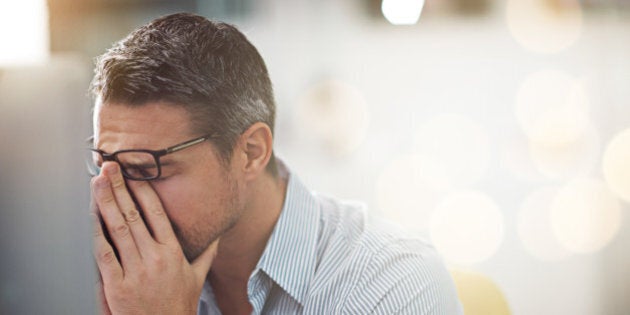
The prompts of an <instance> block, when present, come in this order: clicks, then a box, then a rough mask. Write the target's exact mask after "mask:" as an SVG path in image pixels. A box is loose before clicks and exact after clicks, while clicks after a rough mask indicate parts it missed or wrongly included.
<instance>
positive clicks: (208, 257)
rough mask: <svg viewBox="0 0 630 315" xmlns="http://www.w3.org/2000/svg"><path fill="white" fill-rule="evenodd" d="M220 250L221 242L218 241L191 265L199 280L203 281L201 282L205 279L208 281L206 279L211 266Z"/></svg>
mask: <svg viewBox="0 0 630 315" xmlns="http://www.w3.org/2000/svg"><path fill="white" fill-rule="evenodd" d="M218 249H219V240H218V239H217V240H216V241H214V242H213V243H212V244H210V246H208V248H206V250H205V251H203V253H201V255H199V257H197V258H196V259H195V260H194V261H193V262H192V263H191V266H192V268H193V270H194V272H195V274H196V275H197V279H201V281H204V279H206V277H207V276H208V271H209V270H210V266H212V261H213V260H214V257H216V255H217V250H218Z"/></svg>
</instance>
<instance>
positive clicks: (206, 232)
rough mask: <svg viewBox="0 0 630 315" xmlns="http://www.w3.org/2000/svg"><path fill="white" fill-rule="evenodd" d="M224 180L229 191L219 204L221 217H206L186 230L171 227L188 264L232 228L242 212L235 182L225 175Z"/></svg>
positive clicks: (174, 226)
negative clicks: (222, 206)
mask: <svg viewBox="0 0 630 315" xmlns="http://www.w3.org/2000/svg"><path fill="white" fill-rule="evenodd" d="M225 178H226V180H225V185H226V187H229V190H228V193H227V196H225V197H224V200H223V202H221V204H224V205H225V208H224V209H220V210H219V212H220V211H223V213H222V215H221V216H218V217H214V216H213V217H210V216H208V217H206V218H203V219H202V220H199V221H198V222H196V223H195V224H194V225H193V226H192V227H190V228H188V229H182V228H180V227H178V226H176V225H173V230H174V232H175V235H176V236H177V239H178V241H179V244H180V245H181V247H182V250H183V252H184V255H185V256H186V259H187V260H188V262H190V263H192V262H193V261H194V260H195V259H197V257H199V256H200V255H201V254H202V253H203V252H204V251H205V250H206V249H207V248H208V247H209V246H210V244H212V243H213V242H214V241H215V240H217V239H218V238H219V237H220V236H221V235H223V234H224V233H225V232H227V231H228V230H230V229H231V228H232V227H234V225H235V224H236V222H238V219H239V218H240V216H241V213H242V212H243V211H242V210H243V209H242V208H243V205H241V204H240V202H239V195H238V192H239V189H238V183H237V181H235V180H233V179H232V177H231V176H230V175H229V174H226V177H225Z"/></svg>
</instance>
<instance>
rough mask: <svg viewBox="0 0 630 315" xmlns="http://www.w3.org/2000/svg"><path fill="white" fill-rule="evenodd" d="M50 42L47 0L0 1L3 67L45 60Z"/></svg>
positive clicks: (0, 41) (0, 35) (0, 36)
mask: <svg viewBox="0 0 630 315" xmlns="http://www.w3.org/2000/svg"><path fill="white" fill-rule="evenodd" d="M48 42H49V35H48V11H47V7H46V0H19V1H11V0H0V66H2V65H6V66H19V65H24V64H33V63H41V62H44V61H45V60H46V59H47V58H48V55H49V52H48V51H49V48H48V44H49V43H48Z"/></svg>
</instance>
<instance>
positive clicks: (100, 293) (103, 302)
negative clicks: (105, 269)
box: [95, 273, 112, 315]
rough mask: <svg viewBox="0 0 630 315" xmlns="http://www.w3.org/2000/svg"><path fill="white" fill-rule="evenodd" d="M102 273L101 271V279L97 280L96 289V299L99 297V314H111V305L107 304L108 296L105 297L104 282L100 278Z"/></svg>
mask: <svg viewBox="0 0 630 315" xmlns="http://www.w3.org/2000/svg"><path fill="white" fill-rule="evenodd" d="M100 278H101V276H100V273H99V280H98V281H97V282H96V284H95V289H96V299H97V301H96V302H97V303H98V311H99V313H98V314H101V315H111V314H112V312H111V311H110V310H109V305H108V304H107V298H106V297H105V289H104V288H103V282H102V280H101V279H100Z"/></svg>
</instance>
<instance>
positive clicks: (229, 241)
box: [208, 176, 287, 304]
mask: <svg viewBox="0 0 630 315" xmlns="http://www.w3.org/2000/svg"><path fill="white" fill-rule="evenodd" d="M286 190H287V179H286V178H283V177H278V178H273V177H271V176H265V177H264V178H262V179H261V180H260V181H259V182H257V183H256V184H255V186H253V187H251V189H250V191H251V197H250V198H249V199H250V200H249V202H248V204H246V205H245V211H244V213H243V215H242V216H241V218H240V219H239V220H238V222H237V223H236V225H235V226H234V227H233V228H232V229H230V230H229V231H228V232H227V233H226V234H225V235H223V236H222V237H221V239H220V240H219V250H218V253H217V256H216V258H215V260H214V261H213V263H212V268H211V269H210V272H209V274H208V280H209V281H210V284H211V285H212V288H213V292H214V293H215V298H217V302H219V303H220V301H219V299H228V300H230V302H237V303H239V304H240V302H242V300H243V298H245V301H247V281H248V280H249V276H250V275H251V273H252V271H253V270H254V268H255V267H256V264H257V263H258V260H259V259H260V257H261V256H262V253H263V251H264V250H265V247H266V244H267V241H268V240H269V237H270V236H271V233H272V231H273V228H274V226H275V224H276V222H277V220H278V217H279V216H280V213H281V211H282V207H283V203H284V198H285V195H286ZM223 302H225V301H223ZM220 304H221V303H220ZM228 304H229V303H228Z"/></svg>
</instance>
